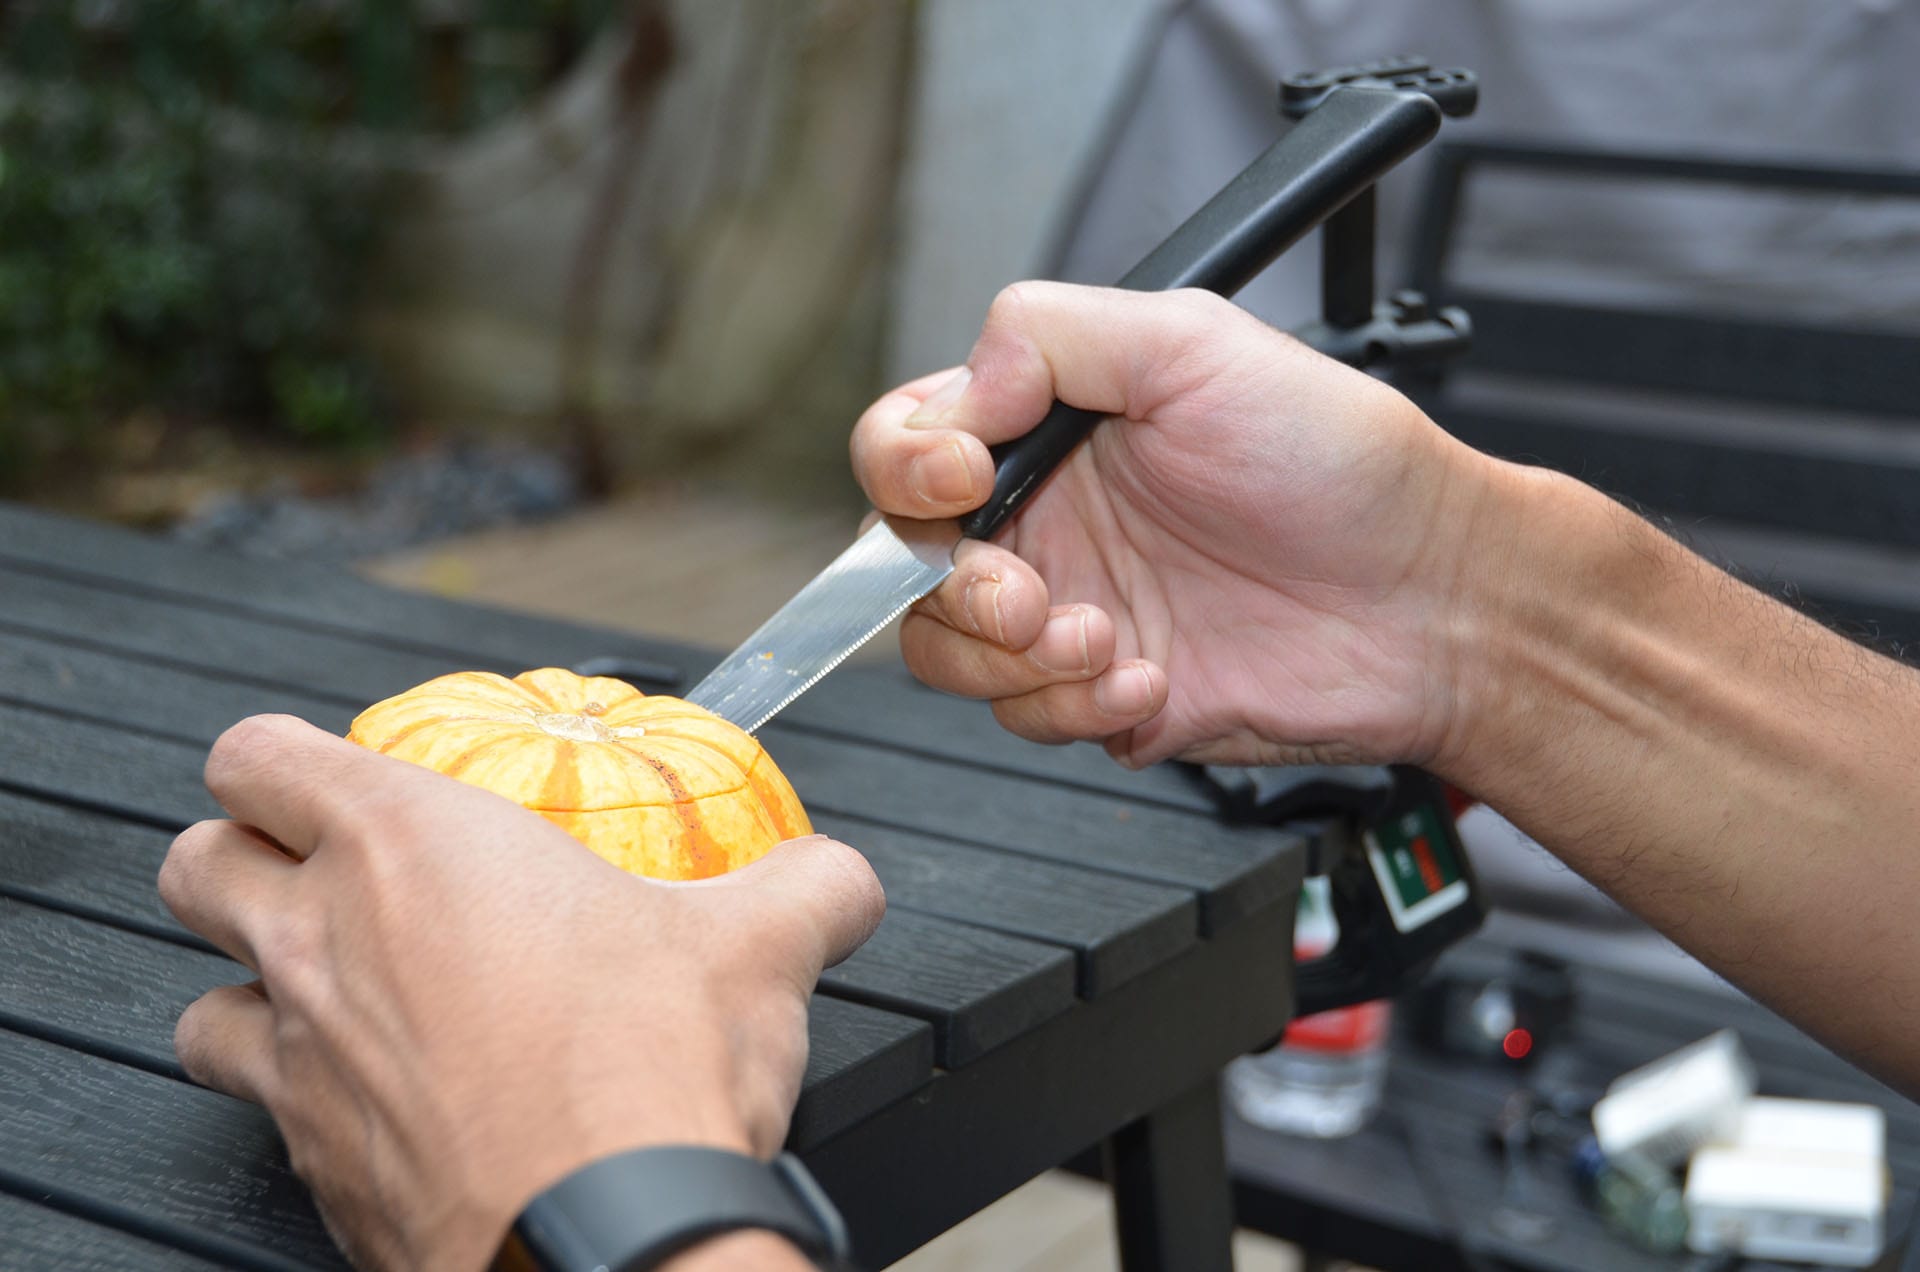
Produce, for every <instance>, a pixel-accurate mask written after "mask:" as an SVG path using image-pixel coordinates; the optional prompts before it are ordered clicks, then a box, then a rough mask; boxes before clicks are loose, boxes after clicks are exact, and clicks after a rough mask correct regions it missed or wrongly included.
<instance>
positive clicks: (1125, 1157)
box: [1105, 1077, 1233, 1272]
mask: <svg viewBox="0 0 1920 1272" xmlns="http://www.w3.org/2000/svg"><path fill="white" fill-rule="evenodd" d="M1105 1162H1106V1176H1107V1180H1108V1182H1109V1184H1111V1186H1112V1188H1113V1205H1114V1219H1115V1222H1116V1224H1117V1226H1118V1231H1119V1237H1120V1267H1121V1269H1122V1272H1233V1192H1232V1189H1231V1187H1230V1185H1229V1183H1228V1180H1227V1154H1226V1144H1225V1141H1224V1139H1223V1138H1222V1135H1221V1130H1220V1084H1219V1083H1218V1082H1217V1081H1216V1080H1215V1079H1213V1078H1211V1077H1210V1078H1208V1079H1207V1080H1206V1081H1205V1082H1203V1083H1201V1084H1200V1085H1199V1086H1196V1087H1194V1088H1193V1089H1192V1090H1190V1091H1187V1092H1186V1093H1185V1094H1183V1095H1180V1096H1177V1097H1175V1098H1174V1099H1172V1100H1169V1101H1168V1102H1167V1103H1165V1104H1163V1105H1161V1106H1160V1107H1159V1108H1157V1109H1155V1110H1154V1111H1153V1112H1151V1113H1149V1114H1147V1115H1146V1116H1145V1117H1143V1118H1141V1119H1140V1120H1139V1121H1137V1122H1134V1123H1132V1124H1130V1125H1127V1126H1123V1127H1121V1128H1120V1129H1119V1130H1118V1131H1116V1132H1115V1133H1114V1134H1113V1135H1111V1136H1109V1137H1108V1139H1107V1143H1106V1149H1105Z"/></svg>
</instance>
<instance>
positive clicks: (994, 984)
mask: <svg viewBox="0 0 1920 1272" xmlns="http://www.w3.org/2000/svg"><path fill="white" fill-rule="evenodd" d="M820 986H821V988H822V989H825V990H827V991H828V992H830V993H834V994H838V995H841V996H843V997H847V998H852V999H854V1000H855V1001H857V1002H863V1003H868V1004H870V1005H872V1006H875V1007H883V1008H885V1009H887V1010H889V1011H896V1012H901V1013H904V1014H906V1015H912V1016H919V1017H920V1018H921V1019H923V1020H926V1021H928V1022H929V1023H930V1024H932V1025H933V1033H934V1048H935V1052H934V1054H935V1057H936V1059H937V1061H938V1063H939V1064H940V1065H941V1066H942V1067H943V1068H948V1069H955V1068H959V1067H961V1066H962V1065H966V1064H969V1063H971V1062H972V1061H974V1060H976V1059H978V1058H979V1057H980V1056H981V1055H983V1054H984V1053H986V1052H988V1051H991V1050H993V1049H994V1048H995V1047H998V1046H1000V1045H1002V1044H1003V1043H1006V1042H1008V1041H1010V1040H1011V1039H1013V1038H1016V1037H1018V1036H1019V1035H1021V1034H1022V1033H1025V1032H1026V1031H1028V1030H1030V1029H1032V1028H1033V1027H1034V1026H1036V1025H1038V1024H1039V1023H1040V1022H1042V1021H1044V1020H1048V1019H1050V1018H1052V1017H1054V1016H1057V1015H1059V1014H1061V1013H1062V1012H1064V1011H1066V1010H1067V1009H1068V1008H1070V1007H1072V1006H1073V1001H1074V962H1073V955H1072V954H1070V953H1068V952H1067V951H1066V950H1062V949H1056V948H1054V947H1053V946H1050V945H1042V944H1040V943H1038V942H1036V941H1023V940H1019V939H1018V938H1015V937H1011V936H1002V935H1001V934H1000V933H998V932H989V931H986V930H985V929H982V928H975V927H968V926H966V925H964V924H960V923H948V922H945V921H944V920H941V919H934V918H929V917H927V916H925V915H920V914H913V913H911V912H906V911H900V912H896V913H892V914H889V915H888V916H887V917H886V919H885V920H884V921H882V923H881V924H880V927H879V930H878V931H876V932H875V933H874V934H873V939H872V940H870V941H868V942H867V943H866V944H865V945H863V946H861V947H860V948H859V950H857V951H856V952H855V953H854V955H853V957H852V958H849V959H848V960H847V961H846V962H844V963H842V964H840V965H839V966H838V967H831V968H828V969H827V971H826V973H825V975H823V976H821V978H820Z"/></svg>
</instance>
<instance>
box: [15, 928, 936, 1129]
mask: <svg viewBox="0 0 1920 1272" xmlns="http://www.w3.org/2000/svg"><path fill="white" fill-rule="evenodd" d="M176 930H180V929H176ZM250 979H252V976H251V973H249V972H248V971H247V969H246V968H244V967H242V966H240V965H239V964H238V963H235V962H232V961H231V960H229V959H227V958H226V957H224V956H222V955H219V954H214V953H211V952H206V951H202V950H197V949H192V948H188V947H186V946H184V945H181V944H177V943H174V942H170V941H165V940H160V939H156V938H155V937H152V936H146V935H141V934H139V933H136V932H132V931H126V930H123V929H120V928H116V927H113V926H110V925H108V924H105V923H99V922H91V921H87V920H84V919H82V918H80V917H79V916H76V915H73V914H69V913H62V912H59V911H55V910H48V909H43V908H41V907H39V906H35V905H28V904H24V903H22V902H18V901H11V900H5V899H0V1027H4V1028H8V1029H12V1030H14V1031H16V1032H19V1033H23V1034H29V1035H31V1036H34V1037H38V1038H45V1039H48V1040H51V1041H54V1042H58V1043H61V1044H62V1045H65V1046H70V1047H74V1048H76V1049H79V1050H83V1051H86V1052H88V1053H89V1054H92V1055H97V1056H102V1057H105V1058H108V1059H112V1060H116V1061H118V1062H120V1063H122V1064H129V1065H133V1066H135V1067H138V1068H141V1069H145V1070H147V1071H149V1072H152V1073H156V1074H159V1075H161V1076H163V1077H171V1078H173V1079H175V1080H178V1081H182V1082H184V1081H186V1075H185V1073H184V1072H183V1071H182V1070H181V1068H180V1065H179V1062H178V1060H177V1059H175V1057H174V1053H173V1026H174V1022H175V1021H176V1020H178V1019H179V1016H180V1012H181V1010H182V1009H184V1008H185V1007H186V1005H187V1004H188V1003H190V1002H192V1001H193V1000H194V999H195V998H197V997H198V996H199V995H201V994H202V993H204V992H206V991H207V990H209V989H211V988H213V987H214V986H216V985H226V984H236V983H239V982H241V981H245V980H250ZM807 1028H808V1039H809V1047H808V1055H807V1071H806V1077H805V1079H804V1081H803V1084H802V1094H801V1098H800V1104H799V1107H798V1109H797V1110H796V1111H795V1121H794V1125H795V1136H796V1142H798V1143H808V1142H811V1141H812V1140H814V1139H818V1138H822V1137H826V1136H830V1135H832V1134H835V1133H837V1132H839V1131H841V1130H844V1129H845V1128H846V1127H847V1126H849V1125H852V1124H853V1123H854V1122H857V1121H858V1120H860V1119H861V1118H863V1117H867V1116H870V1115H871V1114H872V1113H874V1112H875V1111H876V1110H878V1109H880V1108H883V1107H885V1106H886V1105H887V1104H890V1103H892V1102H893V1101H894V1100H897V1099H900V1098H902V1097H903V1096H906V1095H909V1094H911V1093H912V1092H913V1091H915V1090H916V1089H918V1088H919V1087H921V1086H923V1085H925V1083H926V1082H927V1081H928V1080H929V1079H930V1078H931V1076H932V1072H933V1047H934V1044H933V1028H932V1026H930V1025H928V1024H927V1023H925V1022H923V1021H921V1020H919V1019H916V1018H913V1017H911V1016H901V1015H897V1014H893V1013H889V1012H885V1011H879V1010H876V1009H874V1008H870V1007H865V1006H862V1005H860V1004H858V1003H851V1002H841V1001H838V1000H835V999H832V998H829V997H825V996H816V997H815V999H814V1000H813V1002H812V1004H811V1006H810V1008H809V1011H808V1018H807Z"/></svg>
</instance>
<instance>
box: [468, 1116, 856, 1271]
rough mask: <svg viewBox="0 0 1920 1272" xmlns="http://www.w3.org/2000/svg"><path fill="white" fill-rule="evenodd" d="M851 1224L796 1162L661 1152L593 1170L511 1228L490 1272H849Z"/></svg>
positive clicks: (634, 1154) (539, 1200)
mask: <svg viewBox="0 0 1920 1272" xmlns="http://www.w3.org/2000/svg"><path fill="white" fill-rule="evenodd" d="M847 1257H848V1240H847V1232H846V1225H845V1223H844V1222H843V1221H842V1220H841V1218H840V1215H839V1212H838V1211H837V1210H836V1209H835V1207H834V1205H833V1203H832V1201H831V1200H830V1199H828V1197H827V1195H826V1194H825V1192H823V1191H822V1190H821V1188H820V1185H819V1184H818V1183H817V1182H816V1181H815V1180H814V1178H813V1176H812V1175H811V1174H810V1173H808V1171H807V1169H806V1167H805V1166H804V1165H802V1164H801V1162H800V1161H799V1159H798V1158H796V1157H794V1156H792V1155H791V1154H788V1153H781V1154H778V1155H776V1157H775V1158H774V1159H773V1161H771V1162H767V1161H762V1160H761V1159H759V1158H758V1157H756V1156H754V1155H752V1154H750V1153H745V1152H740V1151H736V1150H731V1149H714V1148H710V1147H706V1146H699V1145H678V1144H676V1145H656V1146H653V1147H650V1148H644V1149H639V1150H633V1151H629V1152H623V1153H615V1154H613V1155H612V1156H611V1157H607V1158H602V1159H600V1160H598V1161H594V1162H590V1163H588V1164H587V1165H585V1166H583V1167H581V1168H580V1169H578V1170H576V1171H574V1172H573V1173H571V1174H569V1175H568V1176H566V1177H565V1178H564V1179H562V1180H560V1181H559V1182H557V1183H555V1184H554V1185H552V1186H551V1187H549V1188H547V1189H544V1190H543V1191H542V1192H540V1193H539V1194H538V1195H536V1196H535V1197H534V1198H533V1200H532V1201H530V1202H529V1203H528V1204H527V1206H526V1208H525V1209H524V1210H523V1211H522V1212H521V1213H520V1215H519V1217H518V1218H517V1219H516V1220H515V1222H514V1224H513V1227H512V1229H511V1232H510V1233H509V1235H508V1237H507V1239H506V1240H505V1242H504V1243H503V1244H502V1246H501V1249H500V1253H499V1255H498V1256H497V1257H496V1259H495V1261H494V1264H493V1267H494V1272H589V1270H590V1269H599V1270H600V1272H606V1270H607V1269H614V1270H615V1272H626V1270H628V1269H632V1270H633V1272H639V1270H640V1269H670V1270H671V1272H703V1270H704V1269H707V1268H721V1267H752V1268H767V1269H775V1270H776V1272H777V1270H779V1269H786V1268H813V1267H817V1266H822V1262H821V1261H824V1262H825V1264H828V1265H831V1266H833V1267H841V1266H844V1263H845V1260H846V1258H847Z"/></svg>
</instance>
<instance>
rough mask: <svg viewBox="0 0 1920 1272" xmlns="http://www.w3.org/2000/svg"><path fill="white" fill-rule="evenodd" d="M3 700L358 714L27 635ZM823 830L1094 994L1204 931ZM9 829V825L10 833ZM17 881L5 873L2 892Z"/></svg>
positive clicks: (924, 905)
mask: <svg viewBox="0 0 1920 1272" xmlns="http://www.w3.org/2000/svg"><path fill="white" fill-rule="evenodd" d="M0 696H9V697H14V698H16V699H17V700H21V701H25V702H29V703H32V704H35V705H44V706H49V707H53V708H57V709H59V710H62V711H65V712H75V713H79V714H82V715H88V716H93V717H96V718H101V719H121V720H123V721H125V722H127V723H133V724H138V725H140V726H141V727H143V728H147V727H160V726H164V728H165V730H166V731H168V732H178V733H179V734H180V736H181V738H182V739H183V740H189V739H193V740H211V739H212V738H213V737H215V736H216V735H217V734H218V733H219V731H220V730H221V729H223V728H225V727H226V726H227V725H228V724H229V723H231V722H232V721H233V720H236V719H238V718H240V717H241V716H244V715H248V714H252V713H254V712H257V711H269V710H272V711H286V712H291V713H293V714H296V715H300V716H303V717H304V718H306V719H309V720H312V721H313V722H314V723H316V724H319V725H321V726H322V727H323V728H328V729H332V730H334V731H336V732H339V731H343V730H344V729H345V728H346V725H347V723H348V721H349V719H350V718H351V715H352V712H351V711H350V710H349V709H347V708H345V707H342V706H340V705H338V704H337V703H334V702H332V701H330V700H327V699H323V698H317V697H313V696H310V695H303V694H298V693H295V692H293V691H275V690H271V689H267V688H262V687H259V686H248V685H240V684H235V683H234V682H232V681H229V680H224V679H221V678H219V677H217V676H215V675H213V674H211V673H201V672H183V671H177V670H172V669H155V668H153V667H151V666H148V665H144V664H141V663H137V662H133V661H130V660H128V659H126V658H120V657H114V656H112V655H108V654H103V653H99V652H97V651H93V650H79V649H74V648H72V647H70V646H69V647H62V646H61V645H59V644H57V643H55V642H53V641H50V640H45V639H40V638H28V637H22V636H18V635H13V636H6V635H0ZM3 807H5V805H4V802H0V808H3ZM819 828H820V829H822V830H824V831H826V832H828V833H830V834H837V835H839V836H840V837H841V838H843V839H845V840H847V842H849V843H853V844H856V845H858V846H859V847H860V849H861V850H862V851H864V852H866V853H867V855H868V857H869V859H870V860H872V861H873V862H874V865H875V868H876V869H877V870H878V871H879V872H880V876H881V881H882V882H883V883H884V884H886V887H887V895H888V899H889V902H890V903H891V904H893V905H895V906H898V907H905V908H907V909H912V910H917V911H920V912H921V913H927V914H937V915H942V916H944V917H947V918H952V919H957V920H960V921H963V922H969V923H974V924H976V925H979V926H984V927H991V928H995V929H996V930H999V931H1003V932H1006V933H1008V934H1009V935H1014V936H1024V937H1031V938H1035V939H1040V940H1047V941H1052V942H1054V943H1056V944H1064V945H1067V946H1068V947H1069V948H1072V949H1073V950H1074V951H1075V952H1076V954H1077V955H1078V957H1079V959H1080V991H1081V993H1082V994H1088V995H1090V994H1095V993H1103V992H1105V991H1106V990H1108V989H1110V988H1112V987H1113V986H1115V985H1118V984H1121V983H1123V982H1124V981H1125V980H1127V979H1128V978H1129V977H1131V976H1134V975H1137V974H1138V973H1139V972H1140V971H1142V970H1145V969H1146V968H1148V967H1151V966H1152V965H1153V964H1154V963H1155V962H1156V961H1159V960H1161V959H1164V958H1167V957H1170V956H1171V955H1173V954H1175V953H1177V952H1178V951H1179V950H1180V949H1182V948H1184V946H1185V945H1186V944H1188V943H1190V942H1192V941H1193V940H1194V939H1196V922H1197V917H1196V912H1195V906H1194V901H1193V896H1192V894H1191V893H1189V892H1186V891H1185V890H1182V889H1177V888H1170V887H1166V886H1163V885H1159V884H1151V883H1142V882H1139V881H1135V880H1129V879H1123V878H1119V877H1116V876H1113V875H1109V874H1106V873H1096V872H1092V871H1087V870H1076V869H1072V868H1069V867H1062V866H1057V865H1054V864H1052V863H1048V862H1043V861H1037V860H1034V859H1033V858H1031V857H1024V856H1019V855H1016V854H1011V853H1005V852H990V853H987V854H986V855H985V856H984V857H983V856H982V850H980V849H977V848H971V847H968V846H966V845H963V844H958V843H954V842H952V841H951V840H940V839H934V838H931V837H928V836H918V835H912V834H908V833H906V832H902V831H897V830H892V829H887V828H884V827H876V826H873V825H870V824H868V823H865V822H859V821H856V820H852V819H848V818H843V817H835V816H833V815H831V814H827V815H824V816H823V817H822V818H820V819H819ZM123 830H124V828H121V830H120V831H116V832H115V833H122V831H123ZM7 834H8V830H7V828H6V827H4V826H0V837H4V836H6V835H7ZM38 855H40V856H41V857H42V858H45V856H46V854H45V853H41V854H38ZM38 868H41V869H44V868H46V867H45V865H44V864H43V865H42V866H40V867H38ZM8 886H10V884H9V879H8V878H7V877H6V876H4V875H0V888H6V887H8Z"/></svg>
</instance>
